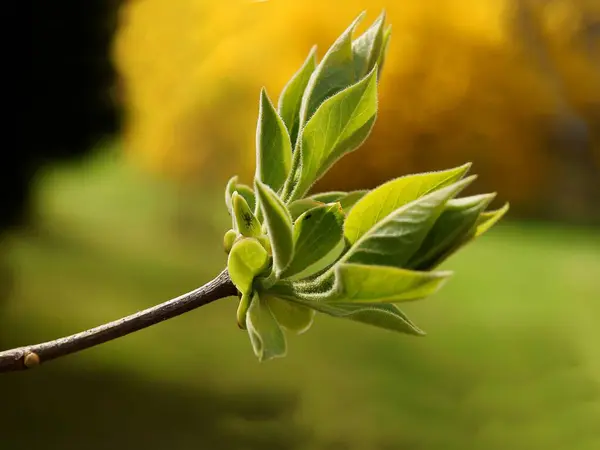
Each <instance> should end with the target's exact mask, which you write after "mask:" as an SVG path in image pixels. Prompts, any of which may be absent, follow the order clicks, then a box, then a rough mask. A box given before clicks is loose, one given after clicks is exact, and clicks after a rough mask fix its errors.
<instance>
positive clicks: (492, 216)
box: [475, 203, 510, 237]
mask: <svg viewBox="0 0 600 450" xmlns="http://www.w3.org/2000/svg"><path fill="white" fill-rule="evenodd" d="M509 208H510V205H509V204H508V203H505V204H504V206H503V207H502V208H500V209H497V210H495V211H487V212H484V213H481V215H480V216H479V219H478V220H477V228H476V230H475V237H478V236H481V235H482V234H483V233H485V232H486V231H487V230H489V229H490V228H492V227H493V226H494V225H495V224H496V223H497V222H498V221H499V220H500V219H502V217H503V216H504V215H505V214H506V213H507V212H508V209H509Z"/></svg>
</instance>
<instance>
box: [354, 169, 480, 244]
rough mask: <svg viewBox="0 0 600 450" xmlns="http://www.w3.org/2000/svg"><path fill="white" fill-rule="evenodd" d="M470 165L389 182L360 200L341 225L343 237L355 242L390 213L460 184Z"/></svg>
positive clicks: (404, 177) (408, 176)
mask: <svg viewBox="0 0 600 450" xmlns="http://www.w3.org/2000/svg"><path fill="white" fill-rule="evenodd" d="M470 167H471V164H470V163H468V164H465V165H463V166H460V167H456V168H454V169H450V170H442V171H438V172H427V173H420V174H415V175H407V176H403V177H400V178H396V179H395V180H391V181H388V182H387V183H385V184H382V185H381V186H379V187H378V188H376V189H374V190H372V191H371V192H369V193H368V194H366V195H365V196H363V197H362V198H361V199H360V200H359V201H358V202H357V203H356V204H355V205H354V207H353V208H352V211H351V212H350V213H349V214H348V217H347V218H346V223H345V224H344V235H345V236H346V239H348V241H350V242H351V243H354V242H356V241H357V240H358V239H359V238H360V237H361V236H363V235H364V234H365V233H366V232H367V231H368V230H370V229H371V228H372V227H373V226H374V225H376V224H377V223H378V222H379V221H380V220H382V219H383V218H385V217H387V216H388V215H389V214H390V213H391V212H392V211H395V210H397V209H398V208H400V207H402V206H404V205H406V204H408V203H410V202H412V201H414V200H416V199H418V198H420V197H422V196H424V195H427V194H429V193H430V192H434V191H435V190H438V189H440V188H443V187H445V186H448V185H450V184H452V183H454V182H456V181H457V180H460V179H461V178H462V177H463V176H464V175H465V174H466V173H467V171H468V170H469V168H470Z"/></svg>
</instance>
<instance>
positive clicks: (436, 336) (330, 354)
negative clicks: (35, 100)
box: [0, 153, 600, 450]
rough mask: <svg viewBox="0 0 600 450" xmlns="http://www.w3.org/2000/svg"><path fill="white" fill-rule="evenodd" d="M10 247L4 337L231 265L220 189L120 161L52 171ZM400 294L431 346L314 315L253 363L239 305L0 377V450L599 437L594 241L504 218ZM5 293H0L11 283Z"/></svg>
mask: <svg viewBox="0 0 600 450" xmlns="http://www.w3.org/2000/svg"><path fill="white" fill-rule="evenodd" d="M37 188H38V190H37V192H38V196H37V202H38V206H39V208H38V210H39V217H38V218H37V221H36V222H35V224H34V225H32V226H31V227H28V228H27V229H24V230H21V231H19V232H14V233H13V234H11V235H10V236H9V237H8V238H6V239H5V240H4V241H3V242H2V243H1V244H0V246H1V247H0V251H1V252H2V254H1V256H0V261H1V263H2V264H3V267H5V268H6V270H4V272H3V273H6V272H9V273H10V277H8V276H4V277H3V278H2V280H3V281H2V289H1V292H0V298H2V299H3V300H2V303H0V345H2V346H3V347H5V348H8V347H10V346H16V345H23V344H27V343H33V342H37V341H43V340H48V339H52V338H55V337H58V336H61V335H65V334H70V333H73V332H76V331H79V330H82V329H85V328H88V327H92V326H95V325H98V324H100V323H103V322H105V321H109V320H113V319H115V318H118V317H120V316H122V315H126V314H129V313H132V312H134V311H136V310H138V309H142V308H145V307H148V306H150V305H154V304H156V303H159V302H162V301H164V300H166V299H168V298H171V297H174V296H176V295H179V294H181V293H183V292H185V291H187V290H191V289H193V288H195V287H196V286H198V285H200V284H203V283H204V282H205V281H207V280H208V279H209V278H211V277H212V276H214V275H216V274H217V273H218V272H219V271H220V269H221V268H222V267H223V266H224V264H225V254H224V252H223V250H222V248H221V240H222V234H223V233H224V231H225V230H226V229H227V225H228V216H227V213H226V211H225V208H224V205H223V201H222V194H221V189H220V187H219V188H218V189H216V188H215V189H212V188H206V187H203V188H197V189H192V188H190V189H188V190H187V191H182V190H179V191H178V190H175V189H174V188H173V187H171V186H168V185H167V184H166V183H161V182H159V181H156V180H150V179H148V178H147V177H145V176H143V175H142V174H140V173H138V172H136V171H135V170H134V169H132V168H131V167H129V166H128V165H127V164H125V163H124V162H123V161H121V159H120V158H119V157H117V156H116V155H115V154H113V153H103V154H100V155H99V156H97V157H96V158H94V159H93V160H90V161H86V162H84V163H82V164H76V165H71V166H67V167H62V168H59V169H56V170H53V171H47V172H45V173H44V174H43V176H41V177H40V179H39V185H38V186H37ZM445 267H446V268H450V269H453V270H455V276H454V278H453V279H452V280H451V281H450V282H449V283H448V284H447V285H446V286H445V287H444V289H443V291H442V292H440V293H438V294H437V295H435V296H434V297H432V298H430V299H428V300H426V301H423V302H417V303H413V304H409V305H406V308H405V309H406V311H407V312H408V313H409V315H410V316H411V317H412V318H413V319H414V320H415V321H416V323H417V324H419V325H420V326H421V327H422V328H424V329H425V330H426V331H427V332H428V336H427V337H425V338H414V337H409V336H403V335H396V334H391V333H388V332H385V331H381V330H378V329H375V328H370V327H368V326H364V325H359V324H356V323H352V322H345V321H342V320H339V319H332V318H328V317H322V316H319V317H318V318H317V320H316V323H315V324H314V326H313V328H312V329H311V330H310V331H309V332H308V333H306V334H305V335H301V336H290V337H289V340H288V348H289V350H288V357H287V358H285V359H283V360H275V361H272V362H268V363H263V364H259V363H258V362H257V360H256V358H255V357H254V355H253V354H252V350H251V347H250V343H249V341H248V337H247V335H246V334H245V333H244V332H242V331H240V330H239V329H238V328H237V326H236V324H235V309H236V300H235V299H225V300H222V301H219V302H216V303H214V304H211V305H208V306H206V307H203V308H201V309H199V310H197V311H194V312H192V313H189V314H186V315H185V316H182V317H180V318H176V319H174V320H171V321H169V322H166V323H163V324H160V325H157V326H154V327H152V328H150V329H147V330H144V331H141V332H138V333H135V334H134V335H131V336H129V337H126V338H123V339H120V340H118V341H113V342H111V343H108V344H105V345H102V346H100V347H97V348H94V349H90V350H87V351H85V352H82V353H80V354H77V355H73V356H70V357H67V358H64V359H62V360H57V361H55V362H52V363H51V364H48V365H47V366H43V367H42V368H40V369H39V370H35V371H31V372H27V373H16V374H7V375H2V376H0V402H2V407H1V408H0V448H1V449H20V448H33V447H31V446H34V447H38V448H51V449H54V448H57V449H59V448H60V449H87V448H89V449H104V448H111V449H120V448H130V449H137V448H139V449H147V450H153V449H204V448H207V449H229V448H231V449H254V448H265V449H270V448H274V449H278V448H281V449H296V448H298V449H331V450H333V449H352V450H354V449H357V450H358V449H381V450H384V449H385V450H388V449H389V450H392V449H394V450H395V449H398V450H404V449H406V450H409V449H410V450H421V449H422V450H438V449H439V450H454V449H456V450H459V449H460V450H507V449H510V450H521V449H523V450H526V449H527V450H529V449H540V450H541V449H544V450H597V449H600V350H599V348H600V345H599V343H600V325H599V324H600V233H599V232H598V230H597V229H579V228H572V227H565V226H563V227H561V226H557V225H548V224H535V223H512V222H510V220H506V221H505V223H503V224H501V225H499V226H497V227H496V228H495V229H493V230H492V231H491V232H489V233H488V234H487V235H485V236H484V237H482V238H481V239H480V240H478V241H477V242H475V243H474V244H472V245H470V246H469V247H467V248H466V249H465V250H464V251H463V252H461V253H460V254H459V255H456V256H454V257H453V258H451V259H450V260H449V261H448V262H447V263H446V264H445ZM2 294H3V295H2Z"/></svg>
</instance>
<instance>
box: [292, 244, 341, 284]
mask: <svg viewBox="0 0 600 450" xmlns="http://www.w3.org/2000/svg"><path fill="white" fill-rule="evenodd" d="M345 249H346V240H345V239H343V238H342V239H340V241H339V242H338V243H337V244H336V246H335V247H333V248H332V249H331V250H329V252H327V253H326V254H325V256H323V257H322V258H321V259H319V260H318V261H315V262H314V263H312V264H310V265H309V266H306V267H305V268H304V269H302V270H301V271H300V272H298V273H296V274H294V275H292V276H289V277H286V279H287V280H289V281H298V280H304V281H307V280H305V279H306V278H311V279H312V278H313V277H314V276H316V275H318V274H320V273H322V272H324V271H325V270H326V269H329V268H330V267H331V266H332V265H333V264H334V263H335V262H336V261H337V260H338V259H340V257H341V256H342V254H343V253H344V250H345Z"/></svg>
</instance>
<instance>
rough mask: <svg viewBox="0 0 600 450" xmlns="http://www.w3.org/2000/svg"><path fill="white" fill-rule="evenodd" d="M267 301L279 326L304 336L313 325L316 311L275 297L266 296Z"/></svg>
mask: <svg viewBox="0 0 600 450" xmlns="http://www.w3.org/2000/svg"><path fill="white" fill-rule="evenodd" d="M265 300H266V302H267V304H268V305H269V308H270V309H271V312H272V313H273V315H274V316H275V319H277V322H279V325H281V326H282V327H284V328H285V329H286V330H289V331H292V332H294V333H298V334H302V333H304V332H305V331H307V330H308V329H309V328H310V326H311V325H312V323H313V319H314V317H315V310H314V309H311V308H308V307H307V306H304V305H300V304H298V303H294V302H290V301H288V300H284V299H281V298H277V297H273V296H265Z"/></svg>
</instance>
